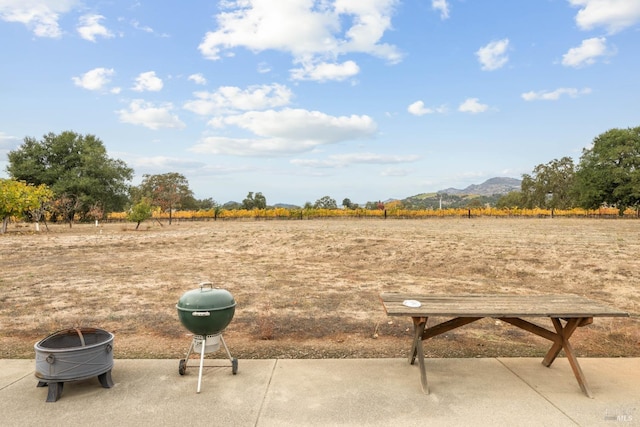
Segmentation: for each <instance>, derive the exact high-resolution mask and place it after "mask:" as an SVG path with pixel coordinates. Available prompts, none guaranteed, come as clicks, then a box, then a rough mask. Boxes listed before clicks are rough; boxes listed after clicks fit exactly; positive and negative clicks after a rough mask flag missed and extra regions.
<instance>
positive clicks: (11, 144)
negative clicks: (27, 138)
mask: <svg viewBox="0 0 640 427" xmlns="http://www.w3.org/2000/svg"><path fill="white" fill-rule="evenodd" d="M19 145H20V138H18V137H16V136H11V135H7V134H5V133H4V132H0V154H2V155H3V156H4V155H5V154H7V153H8V152H9V151H11V150H14V149H16V148H18V146H19Z"/></svg>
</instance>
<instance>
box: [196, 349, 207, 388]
mask: <svg viewBox="0 0 640 427" xmlns="http://www.w3.org/2000/svg"><path fill="white" fill-rule="evenodd" d="M206 345H207V337H203V338H202V350H201V351H200V372H199V373H198V390H197V393H200V384H201V383H202V367H203V365H204V348H205V346H206Z"/></svg>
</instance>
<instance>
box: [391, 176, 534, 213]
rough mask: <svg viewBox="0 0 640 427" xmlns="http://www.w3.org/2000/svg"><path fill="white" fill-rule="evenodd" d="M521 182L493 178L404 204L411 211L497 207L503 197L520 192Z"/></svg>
mask: <svg viewBox="0 0 640 427" xmlns="http://www.w3.org/2000/svg"><path fill="white" fill-rule="evenodd" d="M521 182H522V181H520V180H519V179H515V178H491V179H488V180H486V181H485V182H483V183H482V184H473V185H470V186H468V187H467V188H464V189H462V190H460V189H458V188H446V189H444V190H440V191H438V192H436V193H422V194H417V195H415V196H411V197H407V198H406V199H403V200H402V204H403V205H404V206H405V207H407V208H409V209H439V208H466V207H469V206H473V205H477V206H495V205H496V203H497V201H498V200H499V199H500V197H502V196H503V195H505V194H507V193H509V192H511V191H519V190H520V184H521Z"/></svg>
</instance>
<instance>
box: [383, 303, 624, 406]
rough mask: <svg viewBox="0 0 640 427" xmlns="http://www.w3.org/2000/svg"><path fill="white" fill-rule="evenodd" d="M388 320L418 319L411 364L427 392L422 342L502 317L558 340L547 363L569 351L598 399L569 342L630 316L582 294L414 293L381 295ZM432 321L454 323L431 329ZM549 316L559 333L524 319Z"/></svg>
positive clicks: (585, 388)
mask: <svg viewBox="0 0 640 427" xmlns="http://www.w3.org/2000/svg"><path fill="white" fill-rule="evenodd" d="M380 299H381V300H382V305H383V306H384V310H385V311H386V313H387V315H389V316H408V317H411V319H412V320H413V328H414V336H413V343H412V346H411V352H410V354H409V363H411V364H412V365H413V364H414V362H415V359H416V357H417V358H418V364H419V366H420V380H421V383H422V390H423V391H424V392H425V393H427V394H428V393H429V387H428V384H427V374H426V370H425V365H424V347H423V343H422V342H423V341H424V340H427V339H429V338H433V337H435V336H438V335H440V334H443V333H446V332H448V331H451V330H452V329H456V328H459V327H461V326H464V325H467V324H469V323H472V322H475V321H476V320H480V319H482V318H485V317H490V318H495V319H499V320H501V321H503V322H506V323H510V324H512V325H514V326H517V327H518V328H521V329H524V330H525V331H528V332H531V333H533V334H536V335H538V336H541V337H543V338H546V339H548V340H549V341H552V342H553V345H552V346H551V348H550V349H549V351H548V352H547V354H546V356H545V357H544V359H543V360H542V364H543V365H544V366H547V367H549V366H551V364H552V363H553V361H554V360H555V359H556V357H558V354H559V353H560V351H561V350H563V351H564V353H565V355H566V356H567V359H568V360H569V364H570V365H571V369H572V370H573V373H574V375H575V377H576V379H577V380H578V384H579V385H580V388H581V389H582V391H583V392H584V393H585V394H586V395H587V396H589V397H593V395H592V394H591V391H590V389H589V385H588V384H587V380H586V378H585V376H584V373H583V372H582V369H581V368H580V365H579V364H578V360H577V358H576V356H575V354H574V351H573V347H572V346H571V343H570V342H569V338H571V335H572V334H573V333H574V331H575V330H576V329H577V328H578V327H581V326H586V325H589V324H591V323H592V322H593V318H594V317H628V316H629V313H627V312H623V311H620V310H616V309H613V308H610V307H607V306H604V305H602V304H600V303H598V302H596V301H592V300H590V299H587V298H584V297H581V296H578V295H495V294H489V295H414V294H404V293H383V294H381V295H380ZM429 317H445V318H451V319H450V320H447V321H444V322H442V323H438V324H436V325H433V326H430V327H427V320H428V319H429ZM536 317H540V318H550V319H551V323H552V324H553V327H554V329H555V331H554V330H551V329H546V328H543V327H541V326H539V325H537V324H535V323H532V322H531V321H530V320H524V319H525V318H527V319H529V318H536Z"/></svg>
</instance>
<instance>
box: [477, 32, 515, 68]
mask: <svg viewBox="0 0 640 427" xmlns="http://www.w3.org/2000/svg"><path fill="white" fill-rule="evenodd" d="M508 48H509V39H502V40H497V41H492V42H491V43H489V44H487V45H486V46H483V47H481V48H480V49H478V51H477V52H476V56H477V57H478V61H479V62H480V64H481V65H482V67H481V68H482V69H483V70H485V71H493V70H497V69H498V68H501V67H503V66H504V65H505V64H506V63H507V61H509V57H508V56H507V49H508Z"/></svg>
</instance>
